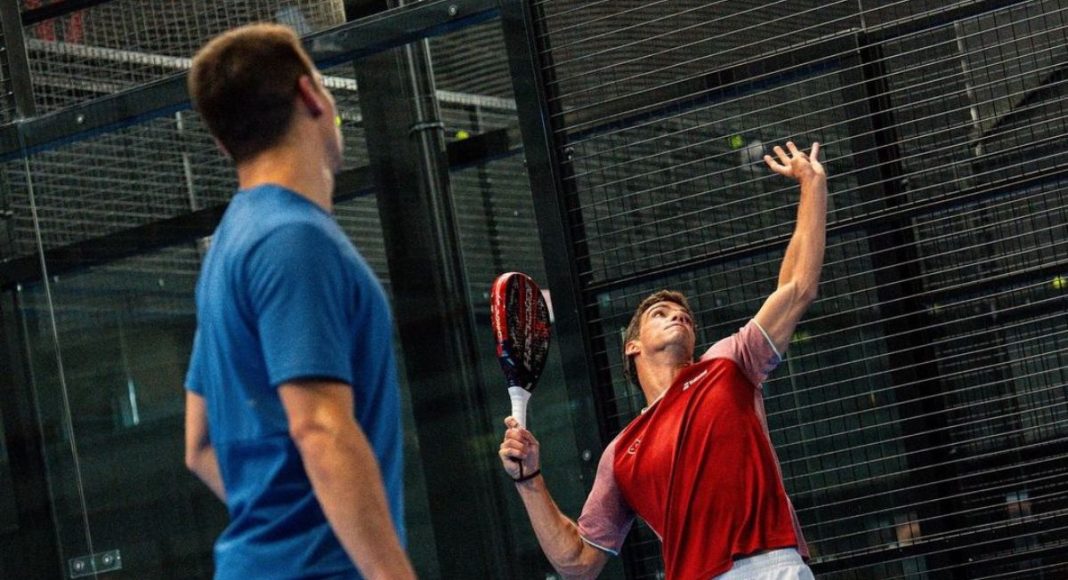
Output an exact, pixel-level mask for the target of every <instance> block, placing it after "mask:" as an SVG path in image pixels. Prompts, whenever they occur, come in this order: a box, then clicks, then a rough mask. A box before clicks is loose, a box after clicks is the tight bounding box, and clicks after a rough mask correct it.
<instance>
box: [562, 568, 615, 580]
mask: <svg viewBox="0 0 1068 580" xmlns="http://www.w3.org/2000/svg"><path fill="white" fill-rule="evenodd" d="M602 567H603V566H597V565H594V564H585V565H581V566H571V567H566V568H557V569H556V571H557V572H559V573H560V575H561V576H563V577H564V578H566V579H567V580H590V579H593V578H596V577H597V576H598V574H600V573H601V568H602Z"/></svg>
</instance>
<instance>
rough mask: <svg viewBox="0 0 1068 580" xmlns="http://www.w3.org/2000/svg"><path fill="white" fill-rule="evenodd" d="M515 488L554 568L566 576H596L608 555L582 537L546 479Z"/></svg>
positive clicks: (538, 479) (522, 484) (538, 478)
mask: <svg viewBox="0 0 1068 580" xmlns="http://www.w3.org/2000/svg"><path fill="white" fill-rule="evenodd" d="M516 487H517V488H518V490H519V497H520V498H522V500H523V505H524V507H526V510H527V514H528V515H529V516H530V523H531V526H532V527H533V528H534V534H535V535H536V536H537V538H538V543H539V544H540V545H541V549H542V551H543V552H545V557H546V558H548V559H549V562H550V563H551V564H552V565H553V568H555V569H556V571H557V572H559V573H560V574H562V575H563V576H564V577H566V578H594V577H596V576H597V574H599V573H600V571H601V568H603V567H604V563H605V561H606V560H607V555H605V554H604V553H603V552H601V551H600V550H598V549H596V548H594V547H592V546H590V545H589V544H587V543H586V542H584V541H583V540H582V538H581V537H580V536H579V532H578V526H577V525H575V522H573V521H572V520H571V519H570V518H568V517H567V516H565V515H564V514H563V513H562V512H561V511H560V508H559V507H557V505H556V502H555V501H553V499H552V496H551V495H550V494H549V489H548V487H546V485H545V480H544V479H543V478H541V477H536V478H534V479H532V480H530V481H527V482H524V483H520V484H517V485H516Z"/></svg>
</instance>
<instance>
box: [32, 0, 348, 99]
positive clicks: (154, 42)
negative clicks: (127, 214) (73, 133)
mask: <svg viewBox="0 0 1068 580" xmlns="http://www.w3.org/2000/svg"><path fill="white" fill-rule="evenodd" d="M50 4H52V2H47V1H41V0H24V2H23V9H24V10H27V9H33V8H40V7H41V6H46V5H50ZM257 21H277V22H281V23H284V24H288V25H290V26H292V27H293V28H294V29H296V30H297V31H298V33H300V34H302V35H303V34H307V33H310V32H314V31H316V30H320V29H322V28H326V27H328V26H331V25H335V24H339V23H341V22H344V21H345V11H344V3H343V2H341V0H297V1H289V0H240V1H236V2H233V1H228V2H212V1H206V0H195V1H184V2H156V3H154V4H153V5H152V7H151V9H146V8H145V6H144V5H143V3H140V2H136V1H134V0H114V1H112V2H107V3H103V4H98V5H96V6H93V7H90V8H86V9H84V10H79V11H76V12H73V13H71V14H67V15H64V16H60V17H56V18H51V19H48V20H45V21H43V22H38V23H36V24H32V25H30V26H28V27H26V31H25V32H26V43H27V49H28V51H29V58H30V69H31V74H32V77H33V84H34V91H35V99H36V103H37V108H38V112H40V113H45V112H48V111H52V110H56V109H59V108H62V107H64V106H68V105H71V104H73V103H77V102H81V101H85V100H88V99H92V98H94V97H99V96H101V95H106V94H110V93H113V92H115V91H118V90H121V89H126V88H130V87H134V86H137V85H139V84H143V83H147V82H150V81H153V80H156V79H159V78H161V77H164V76H167V75H169V74H173V73H175V72H179V71H181V70H183V69H185V68H187V67H188V60H187V59H188V58H189V57H191V56H192V55H193V53H194V52H196V49H197V48H199V47H200V46H201V45H202V44H204V42H206V41H207V40H208V39H209V38H211V37H212V36H214V35H216V34H218V33H220V32H223V31H224V30H227V29H229V28H233V27H235V26H239V25H242V24H248V23H250V22H257Z"/></svg>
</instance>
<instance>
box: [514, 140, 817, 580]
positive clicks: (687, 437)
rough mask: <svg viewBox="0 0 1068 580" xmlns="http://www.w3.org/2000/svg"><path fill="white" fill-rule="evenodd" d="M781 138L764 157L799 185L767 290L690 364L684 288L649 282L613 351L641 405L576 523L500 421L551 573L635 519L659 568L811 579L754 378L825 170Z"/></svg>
mask: <svg viewBox="0 0 1068 580" xmlns="http://www.w3.org/2000/svg"><path fill="white" fill-rule="evenodd" d="M786 147H787V149H788V152H787V151H784V150H783V149H782V148H781V147H778V146H776V147H775V148H774V151H775V154H776V157H777V159H774V158H772V157H771V156H770V155H766V156H765V157H764V161H765V162H766V163H767V164H768V166H769V167H770V168H771V169H772V170H773V171H775V172H776V173H778V174H780V175H783V176H786V177H790V178H793V179H796V180H797V181H798V183H799V184H800V186H801V200H800V203H799V205H798V214H797V225H796V228H795V230H794V235H793V237H792V238H791V239H790V244H789V246H788V247H787V249H786V255H785V256H784V258H783V263H782V266H781V269H780V272H779V281H778V287H777V288H776V290H775V292H773V293H772V294H771V296H769V297H768V299H767V300H766V301H765V302H764V305H763V306H762V307H761V308H760V311H759V312H757V314H756V316H755V317H753V319H752V320H750V321H749V322H748V323H747V324H746V325H745V326H744V327H743V328H742V329H741V330H739V331H738V332H737V333H735V334H734V335H732V336H730V337H728V338H725V339H723V340H721V341H719V342H717V343H716V344H715V345H713V346H712V347H711V348H709V349H708V351H706V352H705V353H704V354H703V355H702V356H701V357H700V359H698V360H697V361H696V362H695V361H694V342H695V335H694V324H693V317H692V315H691V312H690V308H689V305H688V303H687V301H686V298H685V296H683V295H682V294H680V293H678V292H673V291H669V290H662V291H660V292H657V293H654V294H652V295H651V296H649V297H648V298H646V299H645V300H644V301H642V303H641V304H640V305H639V306H638V308H637V310H636V312H635V313H634V317H633V318H632V319H631V322H630V325H629V326H628V327H627V334H626V337H625V340H624V355H625V357H626V359H627V364H626V370H627V374H628V376H629V377H630V378H631V380H636V382H637V384H638V386H640V387H641V389H642V392H643V393H644V395H645V398H646V402H647V403H648V406H647V407H646V408H645V409H644V410H643V411H642V413H641V415H640V416H638V417H637V418H635V419H634V420H633V421H632V422H631V423H630V424H629V425H628V426H627V427H626V428H625V429H623V431H622V432H620V433H619V435H617V436H616V438H615V439H614V440H613V441H612V442H611V443H610V444H609V445H608V447H606V448H605V451H604V453H603V454H602V456H601V461H600V463H599V465H598V468H597V477H596V480H595V481H594V484H593V490H592V491H591V493H590V496H589V498H588V499H587V500H586V505H585V506H584V507H583V509H582V515H581V516H580V517H579V519H578V521H577V522H576V521H573V520H571V519H569V518H568V517H567V516H565V515H564V514H563V513H561V511H560V509H559V508H558V507H557V506H556V503H555V502H554V501H553V499H552V496H551V495H550V494H549V491H548V488H547V487H546V484H545V480H544V479H543V478H542V476H541V475H540V473H539V467H540V458H539V445H538V441H537V439H535V437H534V435H533V434H531V433H530V432H529V431H527V430H526V429H524V428H522V427H520V426H519V425H518V424H517V423H516V421H515V419H514V418H513V417H508V418H507V419H505V425H506V426H507V428H508V429H507V431H506V432H505V436H504V441H503V442H502V443H501V447H500V451H499V455H500V458H501V462H502V464H503V465H504V469H505V471H507V473H508V475H509V476H511V477H512V479H515V480H516V487H517V489H518V490H519V495H520V497H521V498H522V500H523V504H524V506H525V507H526V510H527V513H528V515H529V516H530V520H531V524H532V525H533V527H534V532H535V534H536V535H537V537H538V542H539V543H540V544H541V547H542V550H543V551H544V552H545V555H546V556H547V557H548V559H549V561H550V562H551V563H552V564H553V566H554V567H555V568H556V570H557V571H558V572H560V573H561V574H563V575H564V576H565V577H569V578H571V577H575V578H589V577H595V576H596V575H597V574H598V573H600V571H601V569H602V568H603V567H604V564H605V562H606V561H607V559H608V555H609V554H611V555H615V554H617V553H618V550H619V548H620V546H621V545H622V543H623V539H624V538H625V537H626V535H627V533H628V532H629V530H630V527H631V524H632V523H633V521H634V517H635V516H638V517H641V518H642V519H643V520H645V522H646V523H647V524H649V526H650V527H651V528H652V529H653V531H654V532H656V534H657V535H658V536H659V537H660V540H661V543H662V546H663V554H664V567H665V571H666V573H667V578H669V579H682V580H690V579H709V578H721V579H740V578H746V579H762V580H773V579H774V580H778V579H795V578H796V579H809V578H812V572H811V571H810V570H809V569H808V567H807V566H806V565H805V564H804V561H803V558H805V557H807V556H808V550H807V547H806V545H805V540H804V538H803V537H802V535H801V529H800V526H799V525H798V522H797V517H796V515H795V514H794V510H793V506H792V505H791V504H790V500H789V498H788V497H787V496H786V491H785V489H784V487H783V483H782V474H781V472H780V469H779V462H778V459H777V458H776V456H775V452H774V450H773V449H772V446H771V439H770V437H769V435H768V427H767V420H766V417H765V413H764V403H763V397H762V386H761V385H762V383H763V382H764V379H765V378H766V377H767V376H768V374H769V373H770V372H771V371H772V370H773V369H774V368H775V367H776V366H777V365H778V364H779V362H780V361H781V359H782V354H783V353H784V352H785V350H786V347H787V346H788V344H789V341H790V337H791V336H792V335H793V332H794V328H795V327H796V326H797V323H798V321H799V320H800V319H801V316H802V314H804V312H805V310H806V309H807V308H808V306H809V304H811V303H812V301H813V300H814V299H815V297H816V286H817V284H818V282H819V275H820V270H821V268H822V266H823V252H824V245H825V230H826V214H827V175H826V172H825V171H824V168H823V165H822V164H821V163H820V161H819V144H818V143H814V144H813V146H812V152H811V154H806V153H804V152H803V151H801V150H799V149H798V148H797V147H796V146H795V145H794V144H793V143H787V144H786ZM520 462H522V471H520V465H519V463H520ZM524 473H525V474H534V476H533V477H530V476H526V477H524V476H521V474H524Z"/></svg>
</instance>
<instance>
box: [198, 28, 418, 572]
mask: <svg viewBox="0 0 1068 580" xmlns="http://www.w3.org/2000/svg"><path fill="white" fill-rule="evenodd" d="M189 90H190V95H191V96H192V99H193V104H194V106H195V107H196V109H197V111H198V112H199V113H200V114H201V116H202V117H203V119H204V122H205V123H206V124H207V126H208V128H209V129H210V130H211V133H212V135H214V137H215V139H216V140H217V141H218V143H219V145H220V147H222V149H223V150H224V151H225V152H226V153H227V154H228V155H229V156H230V157H231V158H232V159H233V160H234V162H235V164H236V165H237V174H238V182H239V186H240V190H239V191H238V192H237V194H236V195H235V196H234V198H233V201H232V202H231V203H230V206H229V207H228V208H227V210H226V214H225V215H224V216H223V219H222V221H221V223H220V224H219V227H218V229H217V230H216V231H215V235H214V236H213V238H212V245H211V249H210V250H209V251H208V254H207V256H206V257H205V259H204V264H203V268H202V271H201V276H200V280H199V282H198V284H197V292H196V304H197V332H196V338H195V339H194V343H193V356H192V360H191V361H190V364H189V375H188V377H187V382H186V385H187V387H188V392H187V395H186V464H187V465H188V466H189V469H191V470H192V471H193V472H194V473H196V475H197V476H198V477H200V479H201V480H203V481H204V483H206V484H207V485H208V487H210V488H211V490H212V491H213V492H214V493H215V495H217V496H219V498H220V499H222V500H223V501H225V502H226V506H227V509H228V510H229V512H230V518H231V521H230V525H229V526H227V528H226V530H225V531H223V533H222V535H221V536H220V537H219V539H218V541H217V542H216V544H215V567H216V572H215V577H216V578H218V579H230V578H233V579H239V580H251V579H257V580H259V579H265V578H330V579H346V580H347V579H354V578H361V577H368V578H390V579H393V578H414V573H413V571H412V567H411V564H410V563H409V561H408V558H407V556H406V555H405V553H404V549H403V547H402V546H403V543H404V527H403V521H404V514H403V497H402V491H403V475H402V437H401V435H402V430H401V424H400V412H399V406H400V405H399V393H398V388H397V378H396V364H395V362H394V359H393V352H392V341H391V337H392V323H391V320H390V314H389V307H388V305H387V303H386V299H385V296H384V294H383V292H382V288H381V286H379V284H378V282H377V281H376V279H375V277H374V275H373V274H372V272H371V271H370V269H369V268H368V267H367V265H366V263H365V262H364V261H363V259H362V258H361V257H360V255H359V254H358V253H357V252H356V249H355V248H354V247H353V246H352V244H351V243H350V242H349V240H348V238H347V237H346V236H345V234H344V233H343V232H342V231H341V229H340V228H339V227H338V225H337V223H336V222H335V221H334V220H333V219H332V218H331V216H330V211H331V209H332V192H333V187H334V174H335V173H336V172H337V171H338V170H339V169H340V167H341V151H342V141H341V133H340V131H339V129H338V125H337V123H336V121H335V119H336V118H337V110H336V108H335V104H334V99H333V97H332V96H331V95H330V92H329V91H328V90H327V89H326V87H325V86H324V85H323V81H322V77H321V76H320V75H319V74H318V72H317V71H316V69H315V66H314V65H313V64H312V62H311V60H310V59H309V58H308V56H307V54H306V53H305V52H304V51H303V49H302V48H301V45H300V41H299V39H298V38H297V37H296V35H295V34H294V33H293V32H292V31H291V30H289V29H288V28H285V27H283V26H278V25H270V24H258V25H252V26H246V27H243V28H239V29H236V30H233V31H230V32H228V33H226V34H223V35H221V36H219V37H217V38H215V39H214V40H212V41H211V42H209V43H208V44H207V45H206V46H205V47H204V48H203V49H201V50H200V52H198V53H197V55H196V58H194V59H193V66H192V69H191V71H190V74H189ZM361 573H362V576H361Z"/></svg>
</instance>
